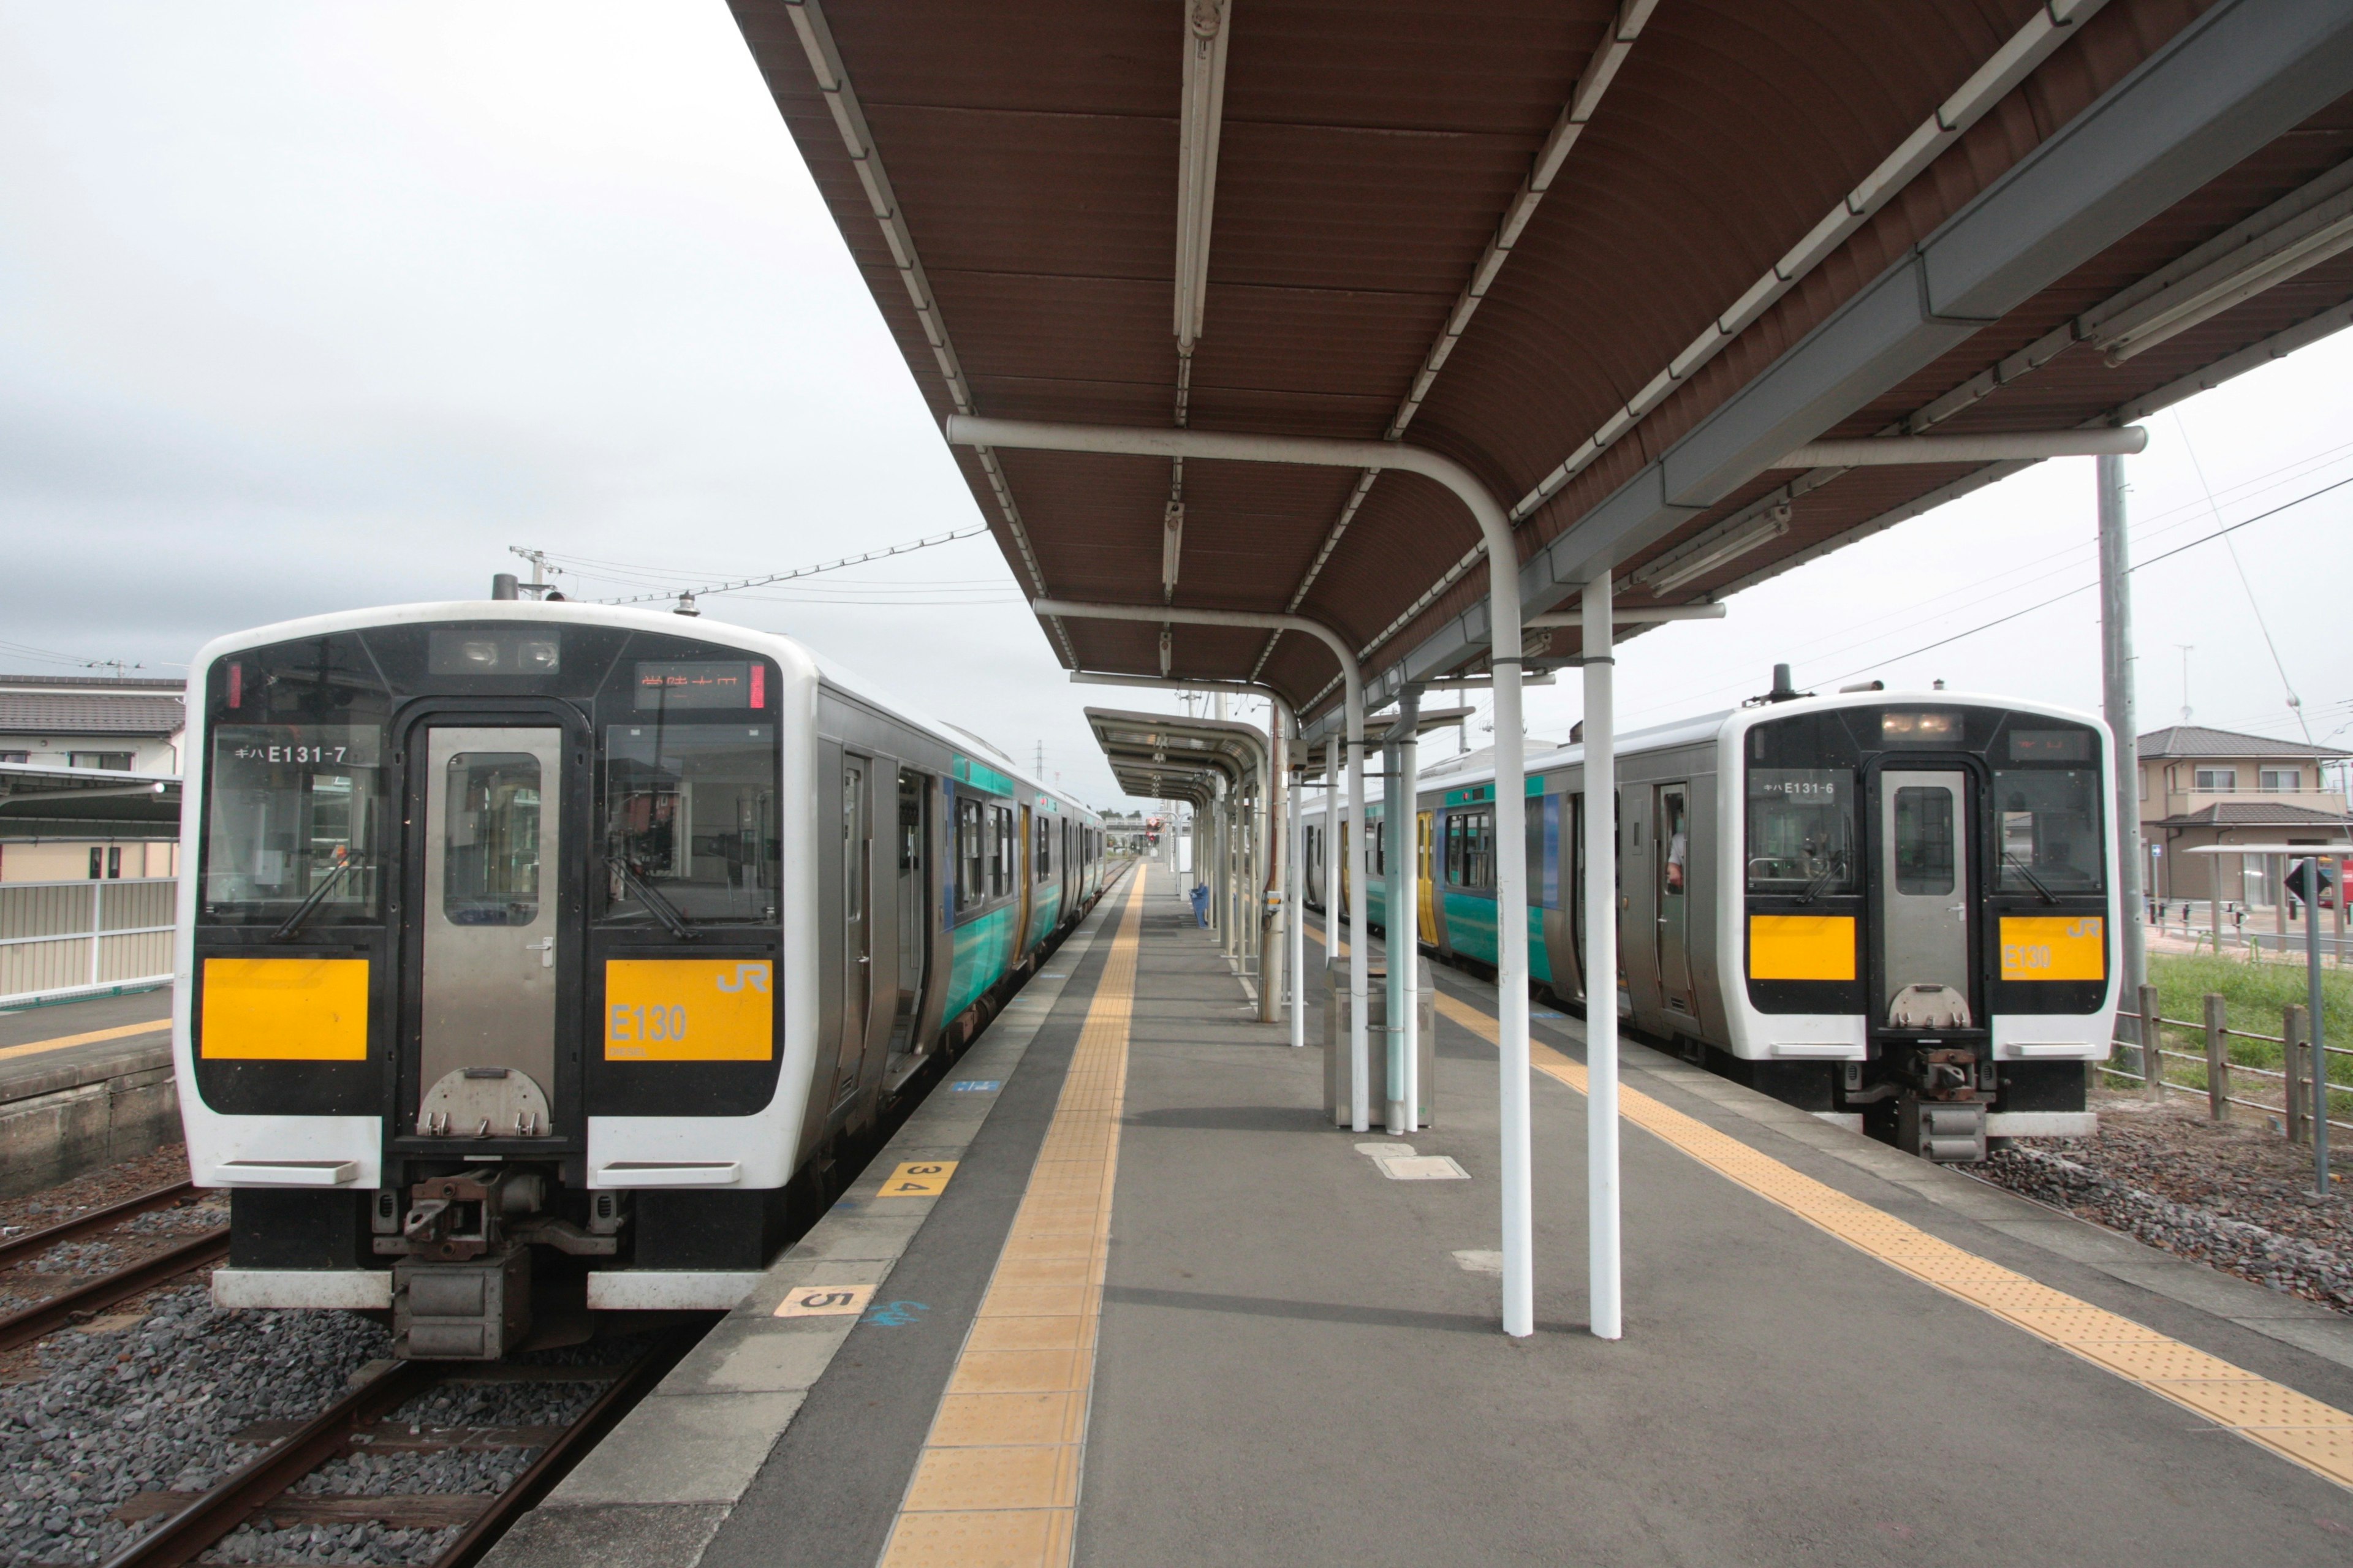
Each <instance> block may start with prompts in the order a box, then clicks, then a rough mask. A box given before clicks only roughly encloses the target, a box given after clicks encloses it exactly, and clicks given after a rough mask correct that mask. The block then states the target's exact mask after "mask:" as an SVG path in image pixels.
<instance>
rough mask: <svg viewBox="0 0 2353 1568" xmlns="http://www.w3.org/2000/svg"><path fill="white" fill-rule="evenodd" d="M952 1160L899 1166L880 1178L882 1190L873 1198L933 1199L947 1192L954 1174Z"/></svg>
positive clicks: (923, 1161) (924, 1161) (928, 1161)
mask: <svg viewBox="0 0 2353 1568" xmlns="http://www.w3.org/2000/svg"><path fill="white" fill-rule="evenodd" d="M955 1168H956V1162H955V1161H954V1160H917V1161H911V1162H909V1163H906V1164H904V1165H902V1166H900V1167H899V1168H898V1169H897V1170H895V1171H893V1172H892V1173H890V1174H889V1175H888V1176H885V1177H883V1178H882V1190H881V1192H880V1193H877V1194H875V1196H877V1197H884V1198H935V1197H938V1196H939V1195H940V1194H942V1193H944V1192H946V1191H947V1190H948V1178H949V1177H950V1176H953V1175H955Z"/></svg>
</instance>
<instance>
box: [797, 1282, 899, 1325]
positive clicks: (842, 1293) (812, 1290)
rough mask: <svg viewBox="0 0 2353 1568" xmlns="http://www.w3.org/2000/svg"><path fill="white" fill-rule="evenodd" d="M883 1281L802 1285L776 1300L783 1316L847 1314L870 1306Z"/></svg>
mask: <svg viewBox="0 0 2353 1568" xmlns="http://www.w3.org/2000/svg"><path fill="white" fill-rule="evenodd" d="M879 1289H881V1286H879V1285H801V1286H797V1287H796V1288H794V1289H790V1290H787V1291H786V1292H785V1299H784V1300H782V1301H779V1302H778V1303H776V1316H777V1317H779V1318H847V1317H849V1316H851V1315H852V1314H854V1313H858V1312H863V1311H864V1310H866V1304H867V1303H868V1302H870V1301H871V1300H874V1292H875V1291H877V1290H879Z"/></svg>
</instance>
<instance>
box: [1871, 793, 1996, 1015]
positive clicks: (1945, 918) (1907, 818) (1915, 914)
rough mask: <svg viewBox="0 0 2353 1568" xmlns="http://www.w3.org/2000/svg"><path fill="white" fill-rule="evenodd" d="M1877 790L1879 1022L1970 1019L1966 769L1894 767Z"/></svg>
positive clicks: (1967, 794) (1969, 818) (1876, 890)
mask: <svg viewBox="0 0 2353 1568" xmlns="http://www.w3.org/2000/svg"><path fill="white" fill-rule="evenodd" d="M1878 790H1879V799H1878V811H1877V816H1878V828H1879V858H1880V864H1879V876H1878V877H1877V878H1876V879H1875V882H1876V889H1875V893H1874V898H1873V902H1874V903H1875V904H1876V906H1877V908H1876V910H1874V912H1875V913H1876V915H1877V916H1878V920H1879V949H1880V952H1881V955H1882V957H1881V963H1880V973H1879V1013H1880V1017H1879V1022H1880V1023H1881V1024H1882V1025H1883V1026H1886V1027H1889V1028H1898V1029H1966V1028H1969V1027H1971V1026H1972V1023H1973V1019H1974V1016H1975V1014H1974V1010H1973V1009H1972V1007H1971V1005H1970V1001H1971V998H1970V990H1971V987H1970V984H1969V969H1970V965H1969V949H1970V944H1969V888H1968V882H1969V870H1968V868H1969V864H1970V862H1969V856H1970V853H1971V846H1970V844H1969V829H1968V825H1969V823H1970V822H1971V821H1972V820H1973V818H1972V817H1971V816H1970V815H1969V775H1968V773H1963V772H1962V771H1960V770H1959V769H1957V768H1953V769H1942V768H1939V769H1935V770H1929V769H1918V770H1909V769H1907V770H1905V771H1902V772H1898V771H1897V770H1895V769H1894V768H1890V769H1887V770H1885V771H1884V772H1883V773H1880V775H1879V781H1878Z"/></svg>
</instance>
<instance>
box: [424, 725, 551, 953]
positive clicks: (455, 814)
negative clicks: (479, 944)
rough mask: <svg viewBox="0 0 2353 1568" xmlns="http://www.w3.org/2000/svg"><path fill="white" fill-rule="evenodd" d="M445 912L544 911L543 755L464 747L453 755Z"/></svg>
mask: <svg viewBox="0 0 2353 1568" xmlns="http://www.w3.org/2000/svg"><path fill="white" fill-rule="evenodd" d="M446 784H447V787H448V792H449V794H448V814H447V816H445V817H444V818H443V821H444V822H445V824H446V826H445V827H444V829H443V831H444V833H445V835H446V836H447V842H446V843H444V845H443V846H442V868H443V869H442V874H441V912H442V913H443V914H444V915H447V916H448V920H449V923H450V924H451V925H460V926H527V925H529V924H531V923H532V922H533V921H535V920H537V919H539V759H538V758H537V757H534V756H533V755H532V754H531V753H530V752H459V753H458V754H457V755H456V756H454V757H451V758H450V759H449V771H448V779H447V781H446Z"/></svg>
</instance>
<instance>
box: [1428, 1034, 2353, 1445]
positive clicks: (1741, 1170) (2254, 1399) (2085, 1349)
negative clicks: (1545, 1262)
mask: <svg viewBox="0 0 2353 1568" xmlns="http://www.w3.org/2000/svg"><path fill="white" fill-rule="evenodd" d="M1438 1010H1439V1011H1440V1013H1442V1014H1444V1015H1445V1016H1447V1017H1448V1018H1451V1020H1453V1021H1454V1022H1455V1023H1457V1024H1460V1025H1461V1026H1463V1027H1464V1028H1466V1029H1469V1030H1471V1031H1472V1033H1474V1034H1476V1035H1479V1036H1481V1037H1483V1038H1484V1039H1485V1040H1486V1041H1487V1042H1488V1043H1489V1044H1490V1045H1493V1044H1494V1043H1495V1037H1496V1036H1495V1020H1494V1019H1493V1018H1492V1017H1490V1016H1488V1015H1487V1014H1485V1013H1482V1012H1481V1011H1479V1010H1478V1009H1477V1008H1475V1007H1472V1006H1471V1005H1469V1004H1467V1003H1464V1002H1461V1001H1459V1000H1457V999H1456V998H1454V997H1452V996H1449V995H1447V994H1445V993H1444V992H1442V991H1441V992H1440V993H1439V994H1438ZM1528 1053H1529V1058H1530V1060H1531V1062H1532V1063H1533V1065H1534V1066H1535V1069H1536V1070H1537V1071H1538V1072H1541V1073H1544V1074H1546V1075H1547V1076H1548V1077H1551V1078H1554V1079H1558V1080H1559V1081H1560V1082H1562V1083H1565V1084H1567V1086H1568V1087H1569V1088H1571V1089H1575V1090H1577V1093H1579V1094H1583V1093H1584V1092H1585V1068H1583V1067H1582V1066H1581V1065H1580V1064H1578V1063H1577V1062H1575V1061H1572V1060H1570V1059H1569V1058H1567V1057H1566V1056H1563V1055H1562V1054H1561V1053H1560V1052H1558V1051H1556V1050H1555V1049H1553V1048H1552V1047H1550V1046H1547V1045H1546V1044H1545V1043H1544V1042H1543V1041H1541V1040H1531V1041H1530V1042H1529V1044H1528ZM1618 1104H1619V1109H1620V1114H1621V1115H1622V1116H1623V1117H1624V1118H1625V1119H1626V1120H1627V1121H1631V1122H1633V1123H1634V1124H1635V1125H1636V1126H1638V1127H1641V1128H1643V1129H1645V1130H1646V1131H1650V1132H1652V1133H1655V1134H1656V1135H1657V1136H1658V1137H1660V1138H1661V1139H1662V1140H1664V1141H1665V1142H1667V1143H1668V1144H1670V1145H1672V1147H1674V1148H1676V1149H1679V1150H1681V1151H1682V1152H1684V1153H1686V1154H1688V1155H1690V1156H1691V1157H1692V1158H1693V1159H1694V1160H1697V1161H1698V1162H1699V1163H1701V1164H1703V1165H1705V1166H1707V1167H1709V1168H1710V1169H1711V1170H1714V1171H1715V1172H1716V1173H1718V1174H1720V1175H1723V1176H1725V1177H1728V1178H1729V1179H1730V1180H1732V1181H1734V1182H1736V1183H1738V1184H1740V1185H1742V1186H1744V1187H1746V1188H1747V1189H1748V1190H1749V1191H1751V1192H1753V1193H1756V1194H1758V1195H1759V1196H1762V1197H1765V1198H1767V1199H1770V1200H1771V1201H1772V1202H1774V1203H1777V1204H1778V1205H1781V1206H1782V1207H1783V1208H1785V1209H1788V1211H1789V1212H1790V1213H1791V1214H1794V1215H1797V1216H1798V1217H1799V1218H1800V1219H1802V1220H1805V1221H1806V1222H1808V1223H1809V1224H1810V1225H1814V1226H1820V1228H1821V1229H1823V1230H1826V1231H1828V1232H1830V1234H1831V1235H1832V1236H1834V1237H1838V1238H1839V1239H1840V1240H1841V1241H1843V1242H1845V1243H1846V1244H1847V1245H1849V1246H1850V1247H1855V1248H1857V1249H1859V1250H1861V1251H1862V1252H1866V1253H1868V1254H1870V1255H1871V1256H1872V1257H1873V1258H1878V1259H1879V1260H1880V1261H1881V1262H1882V1263H1884V1264H1886V1265H1887V1266H1888V1267H1889V1268H1895V1269H1900V1270H1901V1271H1903V1272H1904V1273H1906V1274H1909V1275H1911V1276H1912V1277H1913V1278H1914V1279H1919V1280H1922V1281H1924V1282H1925V1283H1926V1284H1929V1285H1933V1286H1935V1287H1936V1289H1939V1290H1942V1291H1944V1292H1945V1293H1946V1294H1947V1295H1949V1296H1957V1297H1958V1298H1960V1299H1961V1300H1964V1301H1967V1302H1968V1303H1969V1304H1970V1305H1971V1306H1973V1307H1980V1308H1983V1309H1984V1310H1986V1311H1989V1312H1991V1313H1992V1314H1993V1315H1994V1316H1996V1317H1998V1318H2001V1319H2004V1320H2005V1321H2009V1322H2010V1323H2012V1324H2014V1325H2016V1326H2017V1327H2019V1328H2021V1329H2023V1330H2025V1331H2027V1332H2028V1333H2030V1334H2032V1335H2034V1336H2035V1337H2036V1338H2038V1339H2042V1340H2046V1341H2048V1342H2051V1343H2052V1344H2054V1345H2057V1346H2058V1347H2059V1348H2060V1349H2062V1350H2064V1351H2068V1352H2073V1354H2075V1355H2078V1356H2081V1357H2082V1358H2083V1359H2084V1360H2085V1361H2088V1362H2090V1363H2092V1364H2094V1366H2098V1367H2102V1368H2105V1370H2107V1371H2109V1372H2112V1373H2116V1375H2117V1376H2118V1377H2121V1378H2123V1379H2125V1380H2126V1382H2128V1383H2135V1384H2139V1385H2140V1386H2141V1387H2143V1388H2146V1389H2147V1390H2148V1391H2149V1392H2150V1393H2152V1394H2161V1395H2163V1396H2164V1397H2165V1398H2167V1399H2169V1400H2171V1401H2173V1402H2174V1403H2175V1404H2176V1405H2181V1406H2183V1407H2184V1408H2186V1409H2189V1410H2192V1411H2195V1412H2196V1413H2197V1414H2199V1415H2202V1416H2204V1417H2205V1418H2206V1419H2207V1420H2209V1421H2211V1422H2213V1423H2214V1424H2215V1425H2216V1426H2222V1427H2225V1428H2227V1429H2229V1430H2231V1431H2232V1432H2236V1433H2237V1434H2239V1436H2242V1437H2244V1438H2246V1439H2247V1440H2248V1441H2249V1442H2251V1443H2254V1444H2257V1445H2260V1446H2261V1447H2265V1448H2269V1449H2270V1450H2272V1451H2273V1452H2274V1453H2275V1454H2278V1455H2280V1456H2281V1457H2282V1458H2286V1459H2290V1460H2293V1461H2294V1462H2295V1463H2296V1464H2299V1465H2302V1466H2303V1467H2304V1468H2306V1469H2308V1470H2311V1471H2313V1472H2315V1473H2316V1474H2317V1475H2321V1476H2324V1477H2326V1478H2327V1479H2329V1480H2332V1481H2335V1482H2336V1483H2337V1485H2339V1486H2344V1487H2353V1415H2347V1414H2346V1413H2345V1412H2344V1411H2342V1410H2339V1409H2337V1408H2336V1407H2335V1406H2334V1405H2323V1404H2322V1403H2321V1402H2320V1401H2318V1400H2317V1399H2314V1398H2311V1397H2310V1396H2308V1395H2306V1394H2298V1393H2297V1392H2296V1391H2295V1390H2294V1389H2292V1388H2288V1387H2285V1386H2284V1385H2282V1384H2276V1383H2274V1382H2272V1381H2271V1380H2270V1379H2268V1378H2263V1377H2258V1376H2256V1375H2255V1374H2254V1373H2251V1372H2246V1371H2243V1370H2242V1369H2241V1368H2239V1367H2236V1366H2233V1365H2232V1363H2229V1362H2226V1361H2224V1360H2222V1359H2221V1357H2219V1356H2211V1355H2209V1354H2207V1353H2206V1352H2203V1351H2201V1350H2198V1349H2195V1348H2194V1347H2192V1346H2189V1345H2186V1344H2183V1343H2182V1342H2179V1340H2172V1339H2168V1338H2167V1337H2166V1336H2165V1335H2163V1334H2160V1333H2158V1331H2156V1330H2154V1329H2148V1328H2144V1327H2142V1326H2141V1325H2140V1324H2138V1323H2136V1322H2134V1321H2132V1320H2131V1319H2129V1318H2121V1317H2118V1316H2117V1315H2116V1313H2114V1312H2110V1311H2107V1310H2104V1309H2102V1308H2098V1307H2094V1306H2092V1305H2091V1304H2090V1303H2088V1302H2085V1301H2079V1300H2076V1299H2075V1298H2074V1297H2073V1296H2070V1295H2067V1294H2066V1293H2065V1292H2063V1291H2060V1290H2053V1289H2051V1288H2050V1287H2049V1286H2047V1285H2043V1284H2041V1283H2038V1282H2037V1281H2035V1280H2032V1279H2028V1278H2027V1277H2026V1276H2025V1275H2023V1274H2020V1273H2018V1272H2016V1271H2014V1270H2012V1269H2009V1268H2003V1267H2002V1266H2001V1265H2000V1264H1998V1263H1993V1262H1989V1261H1988V1260H1987V1259H1985V1258H1979V1257H1978V1256H1977V1255H1976V1254H1975V1253H1971V1252H1966V1251H1963V1250H1962V1249H1961V1248H1960V1247H1955V1246H1954V1245H1953V1244H1952V1243H1950V1242H1948V1241H1944V1240H1941V1239H1939V1238H1938V1237H1934V1236H1931V1235H1929V1234H1928V1233H1927V1232H1926V1231H1925V1230H1922V1229H1920V1228H1919V1227H1918V1226H1914V1225H1909V1224H1906V1223H1905V1221H1903V1220H1900V1219H1897V1218H1896V1217H1895V1216H1894V1215H1890V1214H1886V1213H1883V1212H1882V1211H1881V1210H1879V1209H1875V1208H1873V1207H1872V1206H1871V1205H1869V1204H1866V1203H1864V1202H1863V1201H1862V1199H1860V1198H1854V1197H1850V1196H1848V1195H1847V1194H1844V1193H1842V1192H1840V1191H1839V1190H1838V1189H1837V1188H1836V1187H1832V1186H1830V1185H1828V1184H1824V1183H1821V1182H1818V1181H1816V1180H1814V1179H1813V1178H1812V1177H1811V1176H1808V1175H1804V1174H1802V1173H1799V1172H1797V1171H1794V1170H1792V1169H1790V1168H1789V1167H1788V1166H1787V1165H1785V1164H1783V1163H1780V1162H1779V1161H1778V1160H1775V1159H1773V1158H1771V1157H1770V1156H1768V1155H1765V1154H1760V1153H1758V1152H1757V1151H1756V1150H1754V1149H1751V1148H1750V1147H1748V1145H1746V1143H1743V1142H1740V1141H1739V1140H1738V1139H1736V1138H1733V1137H1730V1136H1727V1135H1726V1134H1725V1133H1722V1132H1719V1131H1716V1130H1715V1128H1713V1127H1710V1126H1708V1125H1707V1124H1706V1123H1705V1122H1704V1121H1698V1120H1697V1119H1695V1118H1694V1117H1690V1116H1686V1115H1684V1114H1683V1112H1682V1111H1680V1110H1674V1109H1672V1107H1670V1106H1667V1105H1665V1104H1662V1102H1660V1101H1659V1100H1653V1099H1652V1098H1651V1097H1650V1096H1649V1095H1647V1094H1644V1093H1642V1092H1641V1090H1640V1089H1629V1088H1627V1087H1625V1086H1624V1085H1623V1084H1620V1086H1619V1089H1618Z"/></svg>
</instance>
